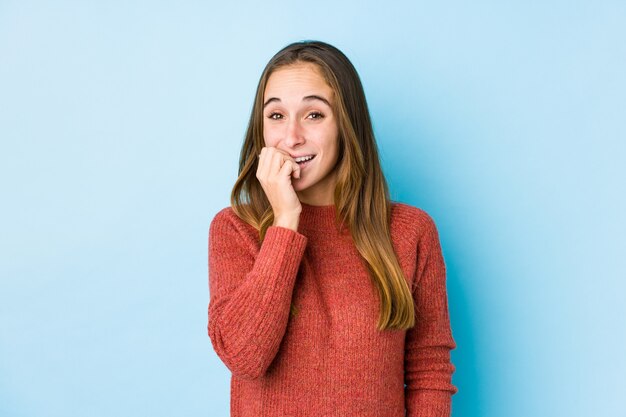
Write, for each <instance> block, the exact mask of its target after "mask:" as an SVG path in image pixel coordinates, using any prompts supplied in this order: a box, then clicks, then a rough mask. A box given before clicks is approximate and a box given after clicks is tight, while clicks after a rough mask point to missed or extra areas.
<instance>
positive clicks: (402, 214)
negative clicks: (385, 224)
mask: <svg viewBox="0 0 626 417" xmlns="http://www.w3.org/2000/svg"><path fill="white" fill-rule="evenodd" d="M391 224H392V227H394V226H395V227H396V228H398V229H399V230H404V231H406V233H412V234H415V235H417V236H418V237H419V236H420V235H422V234H423V233H425V232H432V231H433V229H435V230H436V225H435V220H434V219H433V217H432V216H431V215H430V214H429V213H428V212H426V210H424V209H422V208H420V207H415V206H412V205H410V204H407V203H402V202H399V201H392V203H391Z"/></svg>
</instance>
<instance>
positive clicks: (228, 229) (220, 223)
mask: <svg viewBox="0 0 626 417" xmlns="http://www.w3.org/2000/svg"><path fill="white" fill-rule="evenodd" d="M255 232H256V229H254V227H252V226H251V225H250V224H248V223H246V222H245V221H243V220H242V219H241V218H240V217H239V216H237V213H235V211H234V210H233V208H232V207H231V206H227V207H224V208H222V209H220V210H218V212H217V213H216V214H215V215H214V216H213V218H212V219H211V222H210V225H209V234H211V235H220V236H222V235H232V234H235V235H239V236H241V235H248V236H250V235H251V236H254V234H255Z"/></svg>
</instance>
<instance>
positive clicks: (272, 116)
mask: <svg viewBox="0 0 626 417" xmlns="http://www.w3.org/2000/svg"><path fill="white" fill-rule="evenodd" d="M274 116H280V117H283V116H282V114H280V113H276V112H274V113H270V114H269V115H268V116H267V118H268V119H272V120H278V119H280V117H278V118H277V117H274Z"/></svg>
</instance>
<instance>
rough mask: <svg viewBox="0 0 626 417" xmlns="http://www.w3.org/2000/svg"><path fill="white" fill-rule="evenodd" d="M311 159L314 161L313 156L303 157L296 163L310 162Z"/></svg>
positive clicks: (297, 159)
mask: <svg viewBox="0 0 626 417" xmlns="http://www.w3.org/2000/svg"><path fill="white" fill-rule="evenodd" d="M309 159H313V155H309V156H301V157H299V158H296V162H304V161H308V160H309Z"/></svg>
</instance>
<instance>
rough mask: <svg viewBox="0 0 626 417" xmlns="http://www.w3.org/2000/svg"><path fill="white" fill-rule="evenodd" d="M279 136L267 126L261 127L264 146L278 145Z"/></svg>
mask: <svg viewBox="0 0 626 417" xmlns="http://www.w3.org/2000/svg"><path fill="white" fill-rule="evenodd" d="M279 137H280V136H279V134H278V132H277V131H276V129H272V128H271V127H268V126H265V125H264V126H263V140H264V141H265V146H276V143H278V138H279Z"/></svg>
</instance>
